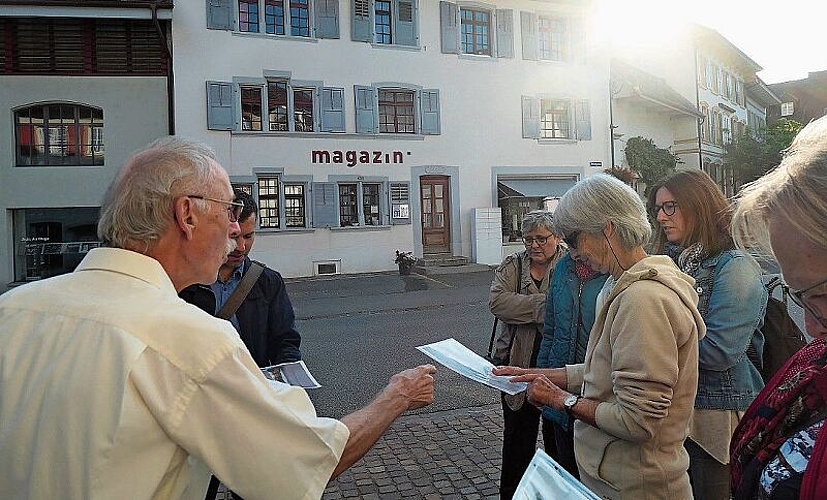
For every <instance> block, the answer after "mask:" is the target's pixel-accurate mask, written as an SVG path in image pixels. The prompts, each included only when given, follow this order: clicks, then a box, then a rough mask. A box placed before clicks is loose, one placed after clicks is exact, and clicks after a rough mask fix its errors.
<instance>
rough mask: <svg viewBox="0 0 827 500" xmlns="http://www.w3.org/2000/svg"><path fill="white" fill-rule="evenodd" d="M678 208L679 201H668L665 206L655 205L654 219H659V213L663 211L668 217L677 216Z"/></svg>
mask: <svg viewBox="0 0 827 500" xmlns="http://www.w3.org/2000/svg"><path fill="white" fill-rule="evenodd" d="M677 208H678V202H677V201H667V202H665V203H664V204H663V205H655V206H654V207H652V218H653V219H657V218H658V212H660V211H661V210H663V213H664V214H666V215H667V216H669V217H672V216H673V215H675V210H677Z"/></svg>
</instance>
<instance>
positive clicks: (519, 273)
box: [488, 256, 523, 358]
mask: <svg viewBox="0 0 827 500" xmlns="http://www.w3.org/2000/svg"><path fill="white" fill-rule="evenodd" d="M522 281H523V259H522V257H519V256H518V257H517V290H516V292H517V294H518V295H519V293H520V284H521V283H522ZM499 321H500V318H498V317H496V316H494V326H493V327H492V328H491V339H490V340H489V341H488V357H489V358H490V357H491V356H492V355H493V354H494V353H493V351H494V337H495V336H496V335H497V323H498V322H499Z"/></svg>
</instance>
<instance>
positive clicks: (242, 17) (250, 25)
mask: <svg viewBox="0 0 827 500" xmlns="http://www.w3.org/2000/svg"><path fill="white" fill-rule="evenodd" d="M238 31H246V32H250V33H258V0H238Z"/></svg>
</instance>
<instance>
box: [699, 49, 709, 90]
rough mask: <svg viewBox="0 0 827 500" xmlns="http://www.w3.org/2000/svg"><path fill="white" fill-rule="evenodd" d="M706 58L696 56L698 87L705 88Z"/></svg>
mask: <svg viewBox="0 0 827 500" xmlns="http://www.w3.org/2000/svg"><path fill="white" fill-rule="evenodd" d="M706 64H707V62H706V58H705V57H704V56H698V85H700V86H701V87H706Z"/></svg>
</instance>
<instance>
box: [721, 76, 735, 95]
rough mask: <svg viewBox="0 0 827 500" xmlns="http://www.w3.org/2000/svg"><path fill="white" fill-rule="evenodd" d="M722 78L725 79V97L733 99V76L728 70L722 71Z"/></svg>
mask: <svg viewBox="0 0 827 500" xmlns="http://www.w3.org/2000/svg"><path fill="white" fill-rule="evenodd" d="M724 78H725V79H726V97H727V99H729V100H730V101H734V100H735V78H734V77H733V76H732V75H731V74H729V73H728V72H724Z"/></svg>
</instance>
